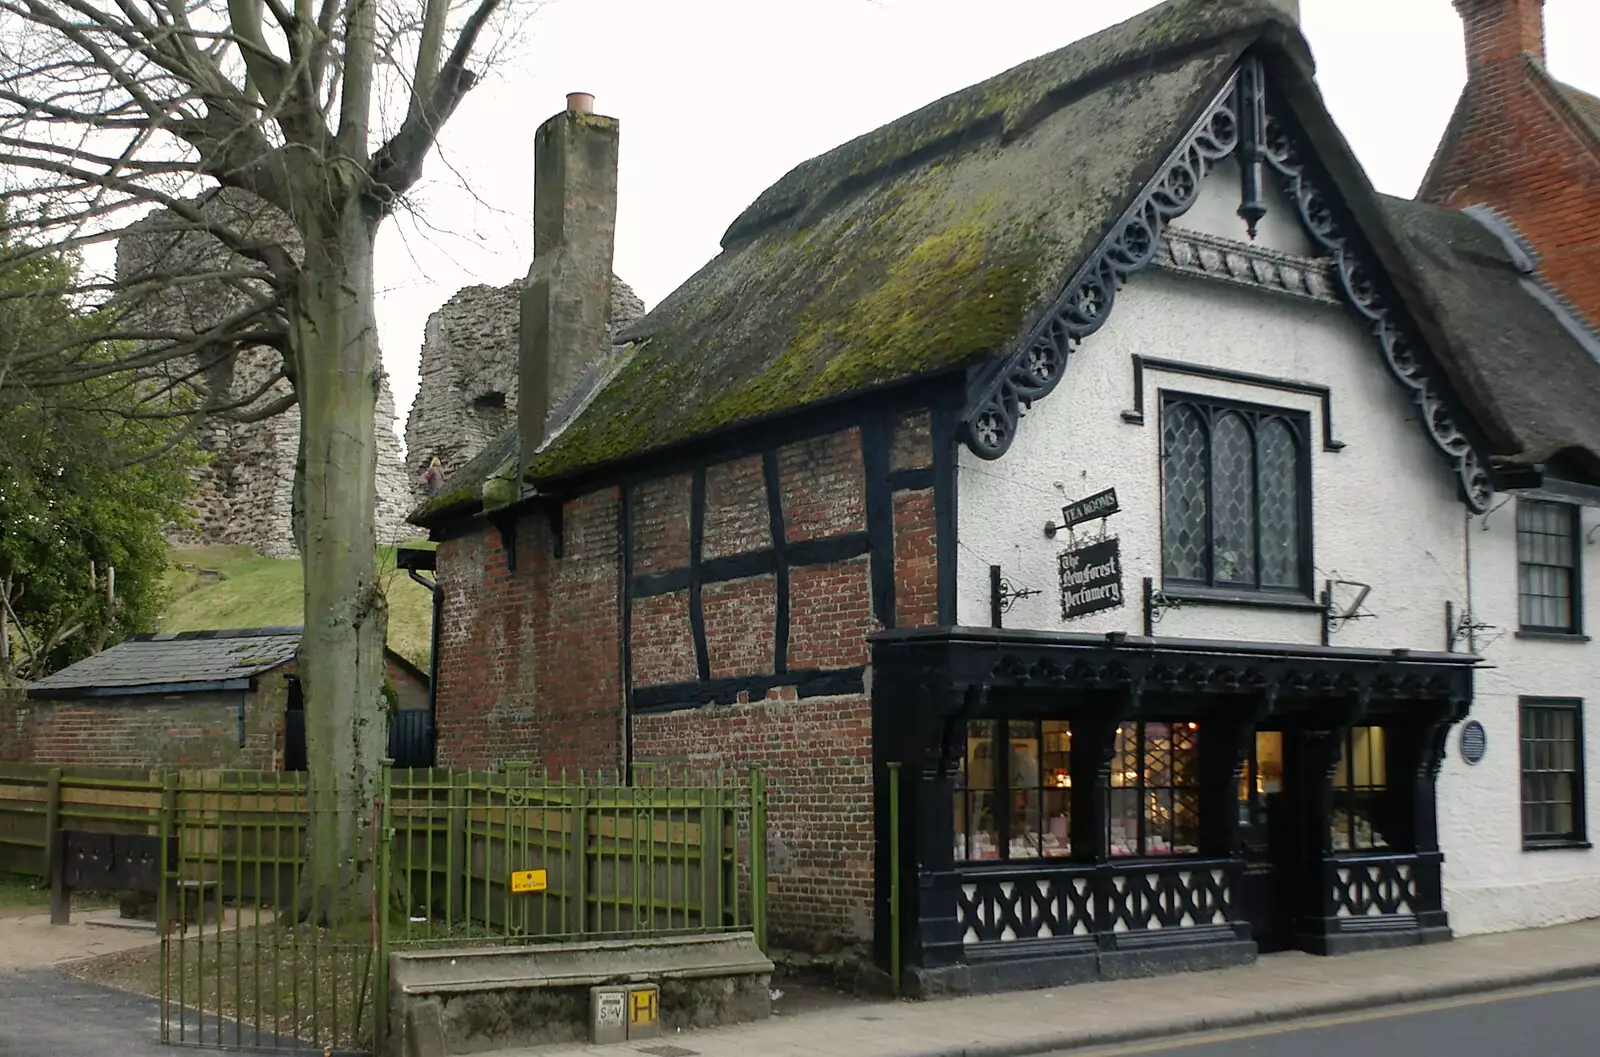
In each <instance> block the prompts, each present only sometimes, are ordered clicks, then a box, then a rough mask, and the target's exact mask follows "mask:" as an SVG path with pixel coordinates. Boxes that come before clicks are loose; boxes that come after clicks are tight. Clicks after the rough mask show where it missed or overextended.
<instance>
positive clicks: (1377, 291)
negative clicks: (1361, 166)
mask: <svg viewBox="0 0 1600 1057" xmlns="http://www.w3.org/2000/svg"><path fill="white" fill-rule="evenodd" d="M1247 61H1248V62H1251V63H1255V62H1256V60H1247ZM1265 135H1266V144H1265V145H1266V159H1267V162H1268V163H1269V164H1270V165H1271V166H1272V168H1273V169H1274V170H1276V171H1277V173H1278V174H1279V176H1280V177H1281V178H1282V182H1283V188H1284V192H1285V193H1286V194H1287V195H1288V196H1289V199H1290V201H1292V202H1294V204H1295V208H1296V209H1297V210H1298V211H1299V213H1300V222H1301V226H1302V227H1303V228H1304V229H1305V231H1306V234H1308V235H1309V236H1310V237H1311V239H1312V241H1313V242H1315V243H1316V244H1317V245H1319V246H1321V247H1322V249H1323V250H1325V251H1326V252H1327V253H1328V255H1329V256H1330V257H1331V258H1332V259H1333V263H1334V268H1335V269H1336V271H1337V273H1338V276H1339V283H1340V286H1341V287H1342V288H1343V290H1344V294H1345V300H1346V302H1347V303H1348V304H1349V305H1350V307H1351V308H1353V309H1354V310H1355V311H1356V313H1357V314H1358V315H1359V316H1360V317H1361V318H1362V320H1363V321H1364V322H1365V323H1366V325H1367V327H1368V330H1369V331H1370V332H1371V334H1372V336H1373V338H1374V339H1376V341H1377V343H1378V348H1379V350H1380V351H1381V352H1382V353H1383V359H1384V362H1385V364H1387V365H1388V367H1389V371H1390V373H1391V374H1393V375H1394V377H1395V379H1396V380H1398V381H1399V382H1400V383H1401V384H1402V385H1404V386H1405V387H1406V388H1407V389H1408V390H1410V392H1411V398H1412V402H1413V403H1415V404H1416V406H1417V410H1418V411H1420V412H1421V413H1422V422H1423V425H1424V426H1425V427H1426V428H1427V431H1428V437H1429V439H1431V440H1432V441H1433V443H1434V446H1435V447H1437V448H1438V449H1439V451H1440V452H1442V453H1443V454H1444V455H1445V456H1446V457H1447V458H1448V459H1450V461H1451V463H1452V466H1453V468H1454V470H1455V473H1456V476H1457V478H1458V480H1459V483H1460V487H1461V494H1462V498H1463V499H1464V500H1465V501H1466V503H1467V506H1468V507H1470V508H1471V509H1472V511H1473V512H1474V513H1479V514H1481V513H1483V511H1484V510H1486V509H1488V505H1489V499H1490V497H1491V496H1492V495H1493V494H1494V488H1493V485H1492V483H1491V482H1490V479H1489V460H1488V458H1487V457H1486V456H1484V455H1483V454H1481V453H1480V452H1479V451H1478V450H1477V447H1476V445H1475V444H1474V443H1473V440H1472V438H1470V437H1469V436H1468V435H1467V434H1466V433H1465V432H1464V429H1463V422H1464V421H1465V420H1464V418H1463V417H1462V416H1461V415H1460V413H1459V412H1458V411H1457V410H1456V409H1455V408H1454V407H1453V406H1452V405H1453V404H1454V401H1453V400H1452V399H1451V397H1450V395H1449V394H1448V392H1447V391H1446V388H1445V385H1444V383H1443V382H1442V381H1441V380H1440V379H1439V378H1438V371H1437V368H1436V367H1435V366H1434V365H1433V364H1432V363H1430V362H1429V359H1428V354H1427V350H1426V349H1425V348H1424V346H1423V344H1422V342H1421V340H1420V339H1419V338H1418V337H1417V336H1416V334H1415V333H1414V327H1413V325H1412V323H1411V321H1410V320H1409V319H1407V318H1405V313H1404V311H1403V309H1402V308H1401V307H1400V302H1399V299H1398V298H1397V297H1395V296H1394V295H1393V294H1392V292H1390V291H1387V290H1384V289H1383V288H1382V284H1383V278H1382V273H1381V270H1380V269H1379V268H1378V267H1377V265H1376V263H1375V262H1374V261H1372V260H1371V255H1370V251H1368V250H1366V248H1365V247H1360V246H1358V243H1357V239H1358V238H1359V233H1358V232H1357V231H1356V228H1355V225H1354V224H1353V223H1350V222H1349V221H1347V220H1346V219H1345V218H1344V217H1343V216H1342V215H1341V214H1342V213H1343V211H1344V210H1343V208H1342V203H1340V202H1338V201H1336V200H1335V198H1334V196H1333V195H1332V194H1331V192H1330V191H1328V190H1326V188H1327V187H1328V185H1329V183H1330V181H1328V180H1327V179H1326V177H1324V176H1323V175H1322V174H1321V173H1317V172H1315V170H1314V168H1313V164H1312V162H1311V161H1310V159H1309V157H1308V156H1306V155H1305V154H1304V153H1303V152H1302V149H1301V146H1300V144H1299V143H1297V142H1296V139H1295V136H1294V134H1293V132H1292V131H1291V127H1290V123H1289V121H1288V119H1287V118H1286V117H1284V116H1283V115H1282V114H1280V113H1279V112H1278V110H1277V108H1276V107H1275V106H1272V105H1270V101H1269V105H1268V107H1267V123H1266V128H1265Z"/></svg>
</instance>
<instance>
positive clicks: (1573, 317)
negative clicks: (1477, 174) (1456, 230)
mask: <svg viewBox="0 0 1600 1057" xmlns="http://www.w3.org/2000/svg"><path fill="white" fill-rule="evenodd" d="M1461 212H1463V213H1465V214H1466V215H1467V216H1469V217H1471V218H1472V219H1473V220H1476V221H1477V222H1478V223H1480V224H1482V225H1483V226H1484V227H1485V228H1487V229H1488V230H1489V233H1490V234H1492V235H1493V236H1494V237H1495V238H1497V239H1499V240H1500V244H1501V245H1502V246H1504V247H1505V248H1506V253H1507V254H1508V255H1510V257H1511V263H1512V265H1513V266H1514V267H1515V268H1516V269H1517V271H1519V272H1521V273H1522V282H1523V284H1524V285H1525V286H1526V287H1527V288H1528V293H1529V294H1531V295H1532V296H1533V299H1534V300H1535V301H1538V302H1539V303H1540V304H1541V305H1542V306H1543V307H1544V309H1545V311H1547V312H1549V313H1550V314H1551V315H1552V316H1554V317H1555V319H1556V322H1557V323H1560V324H1561V326H1562V327H1563V328H1564V329H1565V330H1566V331H1567V333H1568V334H1571V335H1572V340H1573V341H1576V342H1577V343H1578V344H1579V345H1580V346H1581V347H1582V348H1583V350H1584V351H1585V352H1587V353H1588V354H1589V355H1590V356H1592V357H1594V361H1595V363H1597V364H1600V331H1596V330H1595V328H1594V327H1592V326H1591V325H1590V324H1589V321H1588V320H1587V319H1585V318H1584V316H1583V314H1582V313H1580V312H1579V311H1578V310H1577V308H1576V306H1574V305H1573V304H1572V302H1571V301H1569V300H1567V297H1566V295H1565V294H1563V293H1562V292H1561V291H1560V290H1557V289H1556V288H1555V287H1554V286H1552V285H1551V283H1550V280H1548V279H1546V278H1545V277H1544V273H1543V272H1541V271H1540V270H1539V264H1540V258H1539V254H1538V252H1537V251H1535V250H1534V248H1533V244H1532V243H1530V242H1529V241H1528V240H1527V239H1526V238H1525V237H1523V235H1522V233H1521V232H1520V231H1518V230H1517V225H1516V223H1515V222H1514V221H1513V220H1512V219H1511V218H1510V217H1508V216H1505V215H1504V214H1502V213H1501V212H1500V211H1499V210H1497V209H1495V208H1494V207H1493V206H1490V205H1486V204H1484V203H1481V202H1480V203H1478V204H1475V205H1470V206H1467V207H1465V208H1463V209H1462V210H1461Z"/></svg>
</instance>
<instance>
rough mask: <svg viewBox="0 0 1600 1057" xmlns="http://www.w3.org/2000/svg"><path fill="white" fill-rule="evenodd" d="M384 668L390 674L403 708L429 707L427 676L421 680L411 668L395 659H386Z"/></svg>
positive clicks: (390, 679)
mask: <svg viewBox="0 0 1600 1057" xmlns="http://www.w3.org/2000/svg"><path fill="white" fill-rule="evenodd" d="M384 667H385V669H386V670H387V671H388V673H389V681H390V682H391V683H393V684H394V691H395V694H396V695H398V696H399V698H400V707H401V708H427V707H428V680H427V677H426V675H424V676H422V677H420V678H419V677H418V676H417V675H416V674H415V673H414V672H413V671H412V670H411V669H410V668H409V667H407V666H406V665H403V664H399V663H397V662H396V661H395V659H394V658H393V657H385V658H384Z"/></svg>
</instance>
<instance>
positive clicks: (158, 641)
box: [28, 627, 300, 697]
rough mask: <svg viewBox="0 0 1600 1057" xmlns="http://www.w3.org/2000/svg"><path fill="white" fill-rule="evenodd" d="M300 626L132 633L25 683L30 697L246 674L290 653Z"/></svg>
mask: <svg viewBox="0 0 1600 1057" xmlns="http://www.w3.org/2000/svg"><path fill="white" fill-rule="evenodd" d="M299 645H300V628H298V627H277V628H243V629H237V630H231V631H183V632H178V633H176V634H169V635H134V636H130V637H129V638H127V639H125V640H123V641H122V642H119V643H117V644H116V645H115V646H112V647H111V648H109V649H107V650H103V651H102V652H100V653H97V654H95V655H94V656H92V657H86V658H84V659H83V660H81V661H79V662H78V663H77V664H73V665H69V666H67V667H66V668H63V669H61V670H60V671H59V672H56V673H54V674H53V675H49V676H46V677H45V678H43V679H40V680H38V681H36V682H34V683H30V684H29V686H28V695H29V696H30V697H70V696H73V691H90V690H93V691H95V692H96V693H97V695H106V694H109V693H112V692H116V691H121V692H125V693H128V694H137V693H140V692H148V688H150V687H168V686H171V687H181V686H183V685H185V684H190V685H192V684H201V683H218V682H226V681H229V680H234V679H248V678H249V677H251V676H253V675H259V674H260V673H262V672H266V671H270V670H272V669H273V668H276V667H278V666H280V665H282V664H284V663H286V662H288V661H290V660H292V659H293V658H294V653H295V650H296V649H297V648H299Z"/></svg>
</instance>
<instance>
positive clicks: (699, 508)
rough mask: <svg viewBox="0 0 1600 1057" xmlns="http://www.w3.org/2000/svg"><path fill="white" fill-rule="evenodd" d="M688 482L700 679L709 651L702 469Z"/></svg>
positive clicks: (707, 672) (705, 675)
mask: <svg viewBox="0 0 1600 1057" xmlns="http://www.w3.org/2000/svg"><path fill="white" fill-rule="evenodd" d="M690 481H691V483H690V485H689V632H690V634H691V635H693V636H694V664H695V671H696V673H697V674H698V675H699V676H700V679H701V681H702V682H704V681H705V680H707V679H709V678H711V652H710V648H709V647H708V646H707V644H706V614H705V608H704V606H703V605H702V604H701V600H700V555H701V552H702V551H703V550H704V549H705V538H706V470H705V467H704V466H701V467H698V468H696V470H695V471H694V476H693V477H692V478H691V479H690Z"/></svg>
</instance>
